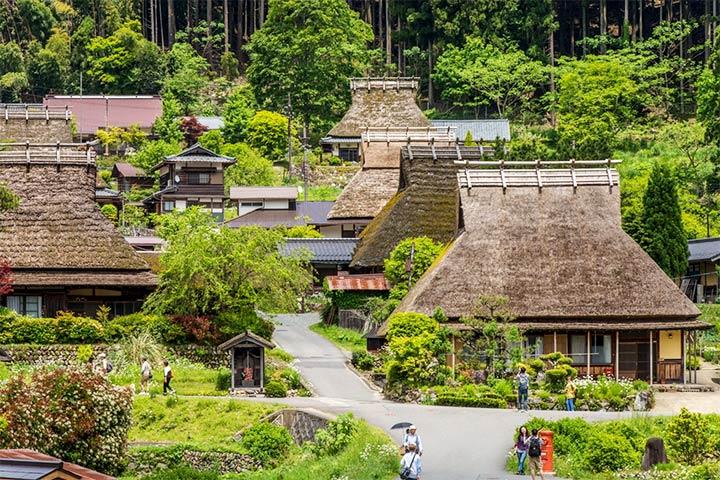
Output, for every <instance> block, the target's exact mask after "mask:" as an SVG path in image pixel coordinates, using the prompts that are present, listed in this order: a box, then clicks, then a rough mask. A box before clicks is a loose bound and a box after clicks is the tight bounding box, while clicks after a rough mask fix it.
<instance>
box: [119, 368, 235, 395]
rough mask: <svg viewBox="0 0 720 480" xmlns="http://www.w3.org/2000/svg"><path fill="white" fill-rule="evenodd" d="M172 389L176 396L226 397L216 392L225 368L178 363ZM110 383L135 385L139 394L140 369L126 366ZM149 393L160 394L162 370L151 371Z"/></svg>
mask: <svg viewBox="0 0 720 480" xmlns="http://www.w3.org/2000/svg"><path fill="white" fill-rule="evenodd" d="M172 370H173V380H172V387H173V388H174V389H175V391H176V392H177V393H178V395H208V396H211V395H227V393H228V392H227V390H218V389H217V388H216V382H217V378H218V375H219V374H220V373H221V372H225V373H227V372H228V371H229V369H227V368H224V369H223V368H218V369H213V368H207V367H204V366H202V365H197V364H192V363H189V362H178V363H176V364H173V365H172ZM110 381H111V382H113V383H114V384H116V385H135V391H136V392H140V367H139V366H136V365H132V366H128V367H126V368H123V369H122V370H117V371H115V372H112V373H111V374H110ZM150 390H151V392H154V393H156V394H159V393H162V370H161V369H159V368H156V369H155V371H153V380H152V381H151V384H150Z"/></svg>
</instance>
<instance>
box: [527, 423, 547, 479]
mask: <svg viewBox="0 0 720 480" xmlns="http://www.w3.org/2000/svg"><path fill="white" fill-rule="evenodd" d="M542 447H543V441H542V439H541V438H540V436H539V435H538V431H537V429H535V428H533V430H532V435H530V439H529V440H528V457H529V458H530V460H529V461H528V467H529V469H530V477H532V480H535V474H536V473H538V474H540V478H541V479H542V480H545V476H544V475H543V471H542V459H541V455H542Z"/></svg>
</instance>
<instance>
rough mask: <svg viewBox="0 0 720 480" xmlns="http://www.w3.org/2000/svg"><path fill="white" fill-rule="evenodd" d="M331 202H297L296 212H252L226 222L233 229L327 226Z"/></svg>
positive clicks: (262, 210) (259, 210) (260, 210)
mask: <svg viewBox="0 0 720 480" xmlns="http://www.w3.org/2000/svg"><path fill="white" fill-rule="evenodd" d="M332 206H333V202H297V210H265V209H258V210H253V211H252V212H250V213H247V214H245V215H243V216H241V217H236V218H233V219H232V220H228V221H227V222H226V223H225V225H227V226H229V227H233V228H237V227H245V226H250V225H255V226H260V227H266V228H270V227H276V226H285V227H294V226H297V225H327V224H328V223H329V222H328V219H327V217H328V213H330V209H331V208H332Z"/></svg>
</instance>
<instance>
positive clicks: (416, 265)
mask: <svg viewBox="0 0 720 480" xmlns="http://www.w3.org/2000/svg"><path fill="white" fill-rule="evenodd" d="M442 249H443V246H442V244H441V243H437V242H436V241H434V240H433V239H431V238H429V237H414V238H406V239H405V240H403V241H401V242H400V243H398V244H397V246H395V248H394V249H393V251H392V252H390V255H389V256H388V258H387V259H386V260H385V276H386V277H387V279H388V280H389V281H390V283H391V284H392V285H393V288H394V289H397V290H398V291H397V292H396V293H395V294H394V298H402V297H403V296H404V295H405V293H407V290H408V280H412V283H413V284H414V283H415V282H417V281H418V279H419V278H420V277H421V276H422V275H423V273H425V271H426V270H427V269H428V268H430V265H432V263H433V262H434V261H435V259H436V258H437V256H438V255H440V252H442ZM411 251H414V255H413V262H412V271H410V272H408V271H406V269H405V265H406V262H407V260H408V259H409V258H410V254H411ZM411 277H412V278H411ZM395 295H397V296H395Z"/></svg>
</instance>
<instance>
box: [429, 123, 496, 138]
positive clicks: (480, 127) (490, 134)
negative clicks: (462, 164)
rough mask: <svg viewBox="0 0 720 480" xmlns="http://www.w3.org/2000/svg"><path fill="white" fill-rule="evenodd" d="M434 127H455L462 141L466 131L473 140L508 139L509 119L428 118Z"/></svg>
mask: <svg viewBox="0 0 720 480" xmlns="http://www.w3.org/2000/svg"><path fill="white" fill-rule="evenodd" d="M430 123H432V124H433V126H435V127H455V134H456V135H457V138H458V140H460V141H463V140H465V137H466V136H467V132H470V133H472V137H473V140H475V141H476V142H477V141H481V140H482V141H486V142H491V141H494V140H495V139H497V138H500V139H502V140H510V121H509V120H507V119H504V118H500V119H487V120H430Z"/></svg>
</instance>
